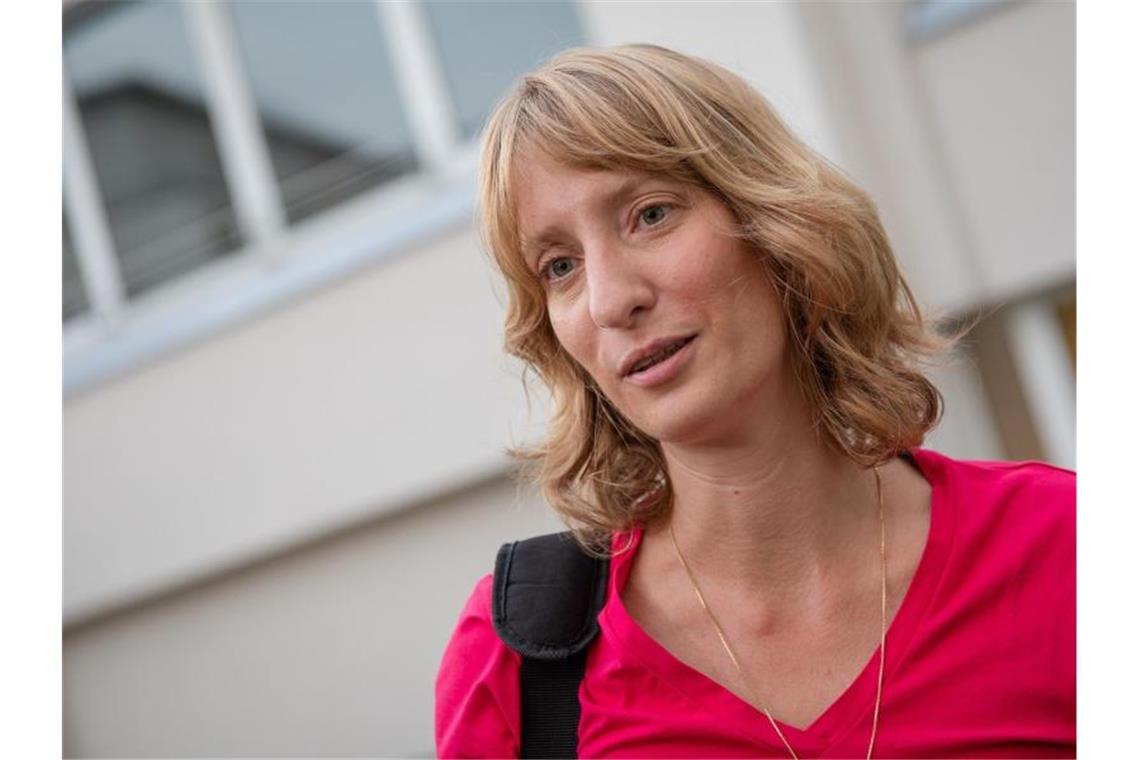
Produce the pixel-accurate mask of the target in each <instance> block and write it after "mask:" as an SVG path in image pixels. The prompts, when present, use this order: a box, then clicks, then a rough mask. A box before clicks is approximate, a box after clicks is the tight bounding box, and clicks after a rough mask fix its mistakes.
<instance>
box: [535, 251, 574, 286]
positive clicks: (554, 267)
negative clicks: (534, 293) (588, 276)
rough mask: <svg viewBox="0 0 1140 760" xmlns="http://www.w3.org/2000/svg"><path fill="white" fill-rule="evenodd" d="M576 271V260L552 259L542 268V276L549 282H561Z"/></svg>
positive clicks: (565, 258)
mask: <svg viewBox="0 0 1140 760" xmlns="http://www.w3.org/2000/svg"><path fill="white" fill-rule="evenodd" d="M573 271H574V260H573V259H570V258H567V257H565V256H559V257H558V258H554V259H551V260H550V261H549V262H547V263H546V265H545V266H543V267H542V276H543V277H545V278H546V279H547V280H550V281H554V280H561V279H563V278H565V277H568V276H569V275H570V273H571V272H573Z"/></svg>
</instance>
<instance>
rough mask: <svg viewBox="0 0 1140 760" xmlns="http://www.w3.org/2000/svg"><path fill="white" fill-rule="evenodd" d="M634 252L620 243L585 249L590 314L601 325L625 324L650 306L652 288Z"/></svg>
mask: <svg viewBox="0 0 1140 760" xmlns="http://www.w3.org/2000/svg"><path fill="white" fill-rule="evenodd" d="M644 266H645V262H643V261H641V260H640V259H639V256H638V252H637V251H634V250H630V249H628V248H627V247H625V246H622V245H620V244H613V243H609V244H601V245H596V246H594V248H593V250H589V251H587V252H586V286H587V288H588V289H589V305H590V317H591V318H592V319H593V320H594V324H595V325H597V326H598V327H602V328H629V327H632V326H633V324H634V322H635V321H636V318H637V315H638V314H639V313H640V312H642V311H645V310H647V309H650V308H652V306H653V304H654V301H655V299H656V290H655V288H654V286H653V282H652V279H651V277H650V276H649V274H648V273H647V272H646V271H643V269H644Z"/></svg>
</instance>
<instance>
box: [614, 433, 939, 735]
mask: <svg viewBox="0 0 1140 760" xmlns="http://www.w3.org/2000/svg"><path fill="white" fill-rule="evenodd" d="M905 453H906V454H908V455H909V458H910V459H911V461H912V462H914V463H915V465H916V466H917V467H918V469H919V471H920V472H921V473H922V475H923V477H925V478H926V480H927V482H928V483H929V484H930V486H931V496H930V527H929V530H928V532H927V538H926V545H925V546H924V547H923V550H922V555H921V557H920V559H919V562H918V566H917V568H916V569H915V573H914V576H913V577H912V578H911V581H910V584H909V585H908V586H907V590H906V592H905V593H904V595H903V599H902V602H901V603H900V605H899V608H898V611H897V612H896V613H895V616H894V618H893V619H892V620H891V622H890V625H889V627H888V628H887V637H886V641H887V645H886V649H887V660H886V664H885V667H884V673H883V702H884V704H887V703H889V701H890V697H891V683H892V675H893V674H894V673H895V671H897V670H898V668H899V665H900V663H901V662H902V661H904V660H905V658H906V654H907V651H908V650H909V648H910V645H911V642H912V640H913V636H914V633H915V630H916V629H917V628H918V626H919V623H920V622H921V621H922V619H923V617H924V616H925V614H926V611H927V609H928V607H929V605H930V601H931V599H932V598H933V595H934V591H935V589H936V588H937V586H938V582H939V580H940V578H941V576H942V572H943V569H944V567H945V562H946V557H947V555H948V554H949V550H950V546H951V543H952V539H953V534H954V524H955V522H956V520H955V512H954V510H955V504H956V499H954V498H953V489H954V483H953V482H952V480H951V479H950V477H949V472H948V468H947V466H946V465H947V459H946V457H944V456H942V455H941V454H939V453H937V452H934V451H931V450H929V449H921V448H913V449H910V450H908V451H907V452H905ZM642 535H643V530H642V528H641V526H635V527H634V528H633V529H632V530H630V531H627V532H624V533H619V534H617V535H615V536H614V542H613V546H614V547H615V549H616V548H618V547H622V546H625V544H626V541H630V542H631V543H630V547H629V550H628V551H626V552H623V553H622V554H620V555H617V556H615V557H614V558H613V561H612V562H611V570H610V583H609V594H608V597H607V600H606V604H605V606H604V607H603V609H602V612H601V614H600V615H599V621H600V624H601V626H602V629H603V631H604V632H605V633H607V634H609V635H611V636H612V637H613V638H614V639H615V640H616V641H617V642H619V644H620V645H621V647H622V649H623V650H624V652H625V654H627V655H628V656H630V657H633V658H635V659H637V660H639V661H640V662H641V663H642V664H643V665H644V666H645V667H646V668H648V669H649V670H650V671H652V672H653V673H655V675H657V677H658V678H660V679H662V680H663V681H664V682H666V683H668V684H670V685H671V686H673V687H674V688H676V689H678V690H679V691H680V692H681V693H683V694H685V695H687V697H688V698H689V699H690V700H692V701H693V702H695V703H696V704H697V705H698V706H699V707H701V708H703V709H704V710H705V711H707V712H709V713H711V714H713V715H717V716H719V717H720V718H721V721H720V722H721V724H722V725H724V726H726V730H734V731H736V732H741V733H744V734H745V735H747V736H748V737H749V738H750V739H751V740H753V741H755V742H757V743H759V744H762V745H763V744H772V745H773V746H777V747H779V748H780V749H781V750H782V749H783V747H782V745H781V744H780V741H779V738H778V737H777V736H776V735H775V733H774V732H773V731H772V727H771V725H770V724H769V723H768V719H767V717H765V715H764V713H762V712H760V711H759V710H757V709H756V708H754V707H753V706H752V705H750V704H749V703H748V702H746V701H744V700H743V699H741V698H740V697H738V696H736V695H735V694H734V693H732V692H731V691H729V690H728V689H726V688H725V687H724V686H722V685H721V684H719V683H718V682H716V681H714V680H712V679H711V678H709V677H708V676H706V675H705V674H704V673H701V672H700V671H698V670H695V669H694V668H692V667H690V666H689V665H686V664H685V663H684V662H682V661H681V660H680V659H678V658H677V657H676V656H674V655H673V654H672V653H671V652H670V651H669V650H667V649H666V648H665V647H664V646H662V645H661V644H660V643H658V641H657V640H656V639H654V638H653V637H652V636H650V635H649V634H648V633H647V632H646V631H645V630H644V629H643V628H642V627H641V625H640V624H639V623H638V622H637V621H636V620H634V618H633V616H632V615H630V614H629V611H628V610H627V609H626V607H625V604H624V603H623V602H622V599H621V591H622V589H623V588H625V584H626V581H627V580H628V579H629V574H630V570H631V569H632V565H633V558H634V556H635V555H636V554H637V551H638V549H639V548H640V545H641V538H642ZM888 549H889V547H888ZM880 654H881V649H880V648H878V647H876V649H875V651H874V653H873V654H872V655H871V658H870V659H869V660H868V661H867V663H866V664H865V665H864V666H863V669H862V670H861V671H860V672H859V674H858V675H857V676H856V677H855V679H854V680H853V681H852V682H851V683H850V684H848V686H847V688H846V689H844V690H843V692H842V693H841V694H840V695H839V696H838V697H836V699H835V700H834V701H833V702H832V703H831V704H830V705H829V706H828V707H827V708H826V709H825V710H824V711H823V712H822V713H821V714H820V715H819V716H818V717H817V718H816V719H815V720H814V721H813V722H812V723H811V724H810V725H809V726H807V727H805V728H802V729H801V728H797V727H795V726H792V725H789V724H787V723H784V722H783V721H780V720H777V721H776V723H777V724H778V725H779V726H780V730H781V731H782V732H783V733H784V735H785V736H786V737H787V738H788V741H789V742H791V744H792V746H793V747H795V748H796V751H797V753H800V754H812V755H819V754H821V753H823V752H826V751H827V749H828V748H829V747H831V746H833V745H834V744H835V743H836V742H838V741H840V740H841V739H843V738H844V737H845V736H846V735H847V734H848V733H850V732H851V731H852V730H854V729H855V728H856V727H858V726H859V725H860V724H861V723H862V722H863V721H866V722H867V724H868V726H869V724H870V716H871V711H872V710H873V708H874V701H875V690H876V688H877V681H878V668H879V658H880ZM868 730H869V728H868Z"/></svg>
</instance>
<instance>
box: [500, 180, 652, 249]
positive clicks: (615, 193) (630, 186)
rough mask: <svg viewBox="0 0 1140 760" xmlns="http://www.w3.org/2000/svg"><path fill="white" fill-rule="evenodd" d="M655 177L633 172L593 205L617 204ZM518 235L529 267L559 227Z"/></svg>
mask: <svg viewBox="0 0 1140 760" xmlns="http://www.w3.org/2000/svg"><path fill="white" fill-rule="evenodd" d="M657 179H659V178H658V177H656V176H654V175H651V174H650V175H646V174H634V175H632V176H630V177H627V178H626V179H625V180H623V181H622V182H620V183H619V184H617V185H616V186H614V187H613V188H611V189H610V190H608V191H607V192H606V193H604V194H603V195H602V196H600V197H599V198H597V199H596V200H595V201H594V205H595V206H599V207H611V206H614V205H618V204H620V203H622V202H624V201H625V200H626V199H628V198H629V197H630V196H632V195H633V194H634V193H635V192H636V191H637V190H639V189H640V188H641V186H642V185H645V184H647V183H649V182H653V181H654V180H657ZM520 237H521V241H522V245H521V249H522V255H523V260H524V261H525V262H526V264H527V266H528V267H529V266H531V265H532V264H533V259H534V257H535V256H537V255H538V253H539V251H540V250H541V249H542V248H543V247H544V246H546V245H548V244H550V243H554V242H557V241H558V239H559V237H560V234H559V227H558V225H557V224H554V225H550V226H548V227H544V228H543V229H541V230H539V232H538V233H536V234H535V235H533V236H530V237H525V236H521V235H520Z"/></svg>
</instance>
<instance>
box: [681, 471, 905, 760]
mask: <svg viewBox="0 0 1140 760" xmlns="http://www.w3.org/2000/svg"><path fill="white" fill-rule="evenodd" d="M874 472H875V489H876V491H877V493H878V497H879V556H880V559H881V571H882V597H881V614H882V625H881V629H880V634H879V685H878V689H877V691H876V692H875V713H874V718H873V719H872V721H871V741H870V742H868V744H867V758H868V760H870V757H871V750H872V749H874V747H875V733H876V732H877V731H878V728H879V705H880V704H881V703H882V699H883V666H884V664H885V663H886V659H887V519H886V515H885V513H884V509H883V481H882V478H881V477H880V476H879V468H878V467H875V468H874ZM669 538H670V539H672V541H673V550H674V551H675V552H677V559H678V560H680V561H681V567H683V568H684V569H685V574H686V575H688V576H689V583H691V584H692V586H693V592H694V593H695V594H696V595H697V601H698V602H700V603H701V607H702V608H703V609H704V611H705V614H706V615H708V618H709V620H710V621H712V624H713V628H715V629H716V635H717V637H718V638H720V643H721V644H722V645H723V646H724V651H725V652H727V653H728V659H730V660H731V661H732V664H733V665H734V666H736V669H737V671H739V673H740V678H741V680H742V681H743V682H744V685H745V686H746V687H747V688H748V692H749V695H750V696H751V697H752V701H753V703H754V704H758V705H760V709H761V710H762V711H763V713H764V715H766V716H767V717H768V722H769V723H771V724H772V729H773V730H774V731H775V732H776V735H777V736H779V737H780V741H782V742H783V743H784V746H785V747H787V749H788V752H789V753H790V754H791V756H792V757H793V758H794V759H795V760H799V756H798V755H797V754H796V751H795V750H794V749H792V745H791V744H790V743H788V740H787V738H786V737H785V736H784V732H783V731H781V730H780V726H779V725H778V724H777V723H776V721H775V719H774V718H773V717H772V713H770V712H768V708H767V707H765V706H764V705H762V704H761V703H760V700H758V699H756V694H755V692H754V691H753V689H752V683H751V682H750V681H749V680H748V675H747V674H746V673H745V672H744V668H743V667H741V665H740V661H739V660H737V659H736V655H735V654H734V653H733V651H732V647H731V646H729V644H728V639H727V638H726V637H725V635H724V630H723V629H722V628H721V627H720V623H718V622H717V619H716V616H715V615H713V613H712V610H711V609H709V605H708V603H707V602H706V601H705V597H704V594H702V593H701V589H700V587H699V586H698V585H697V579H696V577H695V576H694V575H693V571H692V570H690V569H689V563H688V562H686V561H685V555H683V554H681V547H680V546H678V545H677V536H676V534H675V533H674V532H673V521H672V520H670V521H669Z"/></svg>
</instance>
